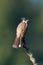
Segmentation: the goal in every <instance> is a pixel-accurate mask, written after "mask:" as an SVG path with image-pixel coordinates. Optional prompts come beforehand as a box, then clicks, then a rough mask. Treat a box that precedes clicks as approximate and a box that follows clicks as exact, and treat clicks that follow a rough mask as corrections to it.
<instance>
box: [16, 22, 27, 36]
mask: <svg viewBox="0 0 43 65" xmlns="http://www.w3.org/2000/svg"><path fill="white" fill-rule="evenodd" d="M26 28H27V24H26V23H24V22H21V23H20V24H19V25H18V27H17V30H16V35H17V37H20V36H21V37H23V35H24V32H25V30H26Z"/></svg>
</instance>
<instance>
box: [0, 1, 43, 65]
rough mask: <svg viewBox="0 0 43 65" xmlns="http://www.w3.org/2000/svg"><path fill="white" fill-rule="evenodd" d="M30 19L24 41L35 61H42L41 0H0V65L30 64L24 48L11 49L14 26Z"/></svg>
mask: <svg viewBox="0 0 43 65" xmlns="http://www.w3.org/2000/svg"><path fill="white" fill-rule="evenodd" d="M22 17H26V18H29V20H30V21H31V23H30V28H29V29H28V31H27V34H26V43H27V44H28V46H29V48H30V49H31V50H32V52H33V54H34V57H35V58H36V60H37V62H38V63H39V62H43V0H0V65H32V63H31V62H30V60H29V58H28V56H27V54H26V51H25V49H23V48H18V49H13V48H12V44H13V41H14V39H15V33H16V27H17V25H18V23H19V22H20V21H21V19H20V18H22Z"/></svg>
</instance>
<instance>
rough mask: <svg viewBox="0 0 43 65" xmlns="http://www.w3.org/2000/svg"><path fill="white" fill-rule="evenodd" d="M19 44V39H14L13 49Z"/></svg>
mask: <svg viewBox="0 0 43 65" xmlns="http://www.w3.org/2000/svg"><path fill="white" fill-rule="evenodd" d="M19 43H20V37H19V38H17V37H16V38H15V40H14V43H13V48H18V47H19Z"/></svg>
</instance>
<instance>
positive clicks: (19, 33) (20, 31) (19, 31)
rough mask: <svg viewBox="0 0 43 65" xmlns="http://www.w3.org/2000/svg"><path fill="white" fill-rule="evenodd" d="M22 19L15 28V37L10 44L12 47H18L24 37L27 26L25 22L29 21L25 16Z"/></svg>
mask: <svg viewBox="0 0 43 65" xmlns="http://www.w3.org/2000/svg"><path fill="white" fill-rule="evenodd" d="M21 19H22V21H21V22H20V23H19V24H18V26H17V28H16V37H15V40H14V43H13V45H12V47H13V48H18V47H21V41H22V39H23V37H24V34H25V32H26V29H27V27H28V24H27V22H28V21H29V19H26V18H21Z"/></svg>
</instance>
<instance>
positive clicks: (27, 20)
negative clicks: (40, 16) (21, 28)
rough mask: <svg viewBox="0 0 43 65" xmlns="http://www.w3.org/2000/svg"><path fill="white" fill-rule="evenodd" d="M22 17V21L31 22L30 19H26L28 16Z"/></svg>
mask: <svg viewBox="0 0 43 65" xmlns="http://www.w3.org/2000/svg"><path fill="white" fill-rule="evenodd" d="M21 19H22V22H25V23H28V22H29V19H26V18H21Z"/></svg>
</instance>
